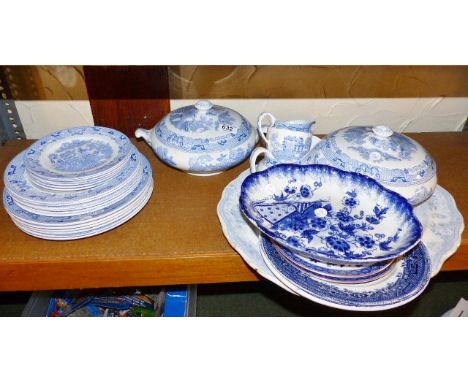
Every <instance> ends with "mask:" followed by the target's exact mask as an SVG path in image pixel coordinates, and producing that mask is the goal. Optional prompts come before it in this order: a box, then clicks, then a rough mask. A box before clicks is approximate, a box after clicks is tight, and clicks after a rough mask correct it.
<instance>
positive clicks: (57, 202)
mask: <svg viewBox="0 0 468 382" xmlns="http://www.w3.org/2000/svg"><path fill="white" fill-rule="evenodd" d="M4 183H5V190H4V192H3V202H4V206H5V208H6V210H7V212H8V214H9V215H10V217H11V218H12V220H13V222H14V223H15V224H16V225H17V226H18V227H19V228H20V229H21V230H23V231H24V232H26V233H28V234H30V235H32V236H36V237H39V238H43V239H50V240H71V239H79V238H83V237H88V236H93V235H97V234H99V233H102V232H105V231H108V230H110V229H112V228H115V227H117V226H119V225H121V224H123V223H124V222H126V221H127V220H129V219H130V218H132V217H133V216H134V215H136V214H137V213H138V212H139V211H140V210H141V209H142V208H143V207H144V206H145V204H146V203H147V202H148V200H149V198H150V196H151V194H152V192H153V178H152V171H151V166H150V164H149V162H148V160H147V159H146V158H145V157H144V156H143V155H142V154H141V153H140V152H139V151H138V150H137V149H136V147H135V146H134V145H133V144H132V143H131V142H130V140H129V139H128V137H127V136H126V135H125V134H122V133H120V132H118V131H116V130H113V129H109V128H105V127H98V126H91V127H77V128H70V129H65V130H61V131H57V132H55V133H53V134H50V135H48V136H46V137H44V138H42V139H39V140H38V141H36V142H35V143H34V144H33V145H31V146H30V147H29V148H28V149H26V150H24V151H23V152H21V153H20V154H18V155H17V156H16V157H15V158H14V159H13V160H12V161H11V162H10V163H9V164H8V166H7V168H6V169H5V173H4Z"/></svg>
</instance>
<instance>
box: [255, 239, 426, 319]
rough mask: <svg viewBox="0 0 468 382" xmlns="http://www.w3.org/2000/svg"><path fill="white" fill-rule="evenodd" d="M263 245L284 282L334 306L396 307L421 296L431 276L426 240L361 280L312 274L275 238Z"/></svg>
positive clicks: (264, 253)
mask: <svg viewBox="0 0 468 382" xmlns="http://www.w3.org/2000/svg"><path fill="white" fill-rule="evenodd" d="M261 249H262V250H261V251H260V252H261V254H262V256H263V259H264V261H265V264H266V265H267V266H268V267H269V268H270V270H271V271H272V273H273V274H274V275H275V276H276V277H277V278H278V279H279V280H280V281H281V282H282V283H283V284H285V285H287V286H288V288H290V289H293V290H294V291H295V292H296V293H297V294H299V295H300V296H303V297H305V298H307V299H309V300H312V301H315V302H318V303H320V304H323V305H327V306H330V307H334V308H340V309H346V310H360V311H377V310H386V309H391V308H396V307H398V306H401V305H403V304H406V303H408V302H410V301H411V300H413V299H415V298H416V297H417V296H419V295H420V294H421V293H422V292H423V291H424V289H425V288H426V287H427V285H428V284H429V280H430V278H431V267H430V260H429V255H428V253H427V250H426V247H425V246H424V244H422V243H420V244H418V245H417V246H416V247H415V248H413V249H412V250H411V251H409V253H408V254H407V255H406V256H402V257H400V258H399V259H397V260H395V262H394V264H392V267H391V269H390V271H389V272H388V273H387V274H386V275H384V276H383V277H382V278H378V279H376V280H374V281H370V282H368V283H359V284H339V283H332V282H329V281H325V280H320V279H317V278H314V277H311V276H310V274H308V273H306V272H304V271H302V270H301V269H300V268H298V267H294V266H292V265H291V264H290V263H289V262H288V261H287V260H285V259H284V258H283V257H282V256H281V255H280V254H278V252H276V250H275V247H274V246H273V245H272V244H271V241H262V246H261Z"/></svg>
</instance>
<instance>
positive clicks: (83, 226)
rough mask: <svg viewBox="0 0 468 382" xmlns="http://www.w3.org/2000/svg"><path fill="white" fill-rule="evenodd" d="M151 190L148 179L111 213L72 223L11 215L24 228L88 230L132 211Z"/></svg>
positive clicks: (57, 231) (60, 230)
mask: <svg viewBox="0 0 468 382" xmlns="http://www.w3.org/2000/svg"><path fill="white" fill-rule="evenodd" d="M152 190H153V182H152V181H151V180H150V182H149V183H148V184H147V185H146V186H145V187H144V188H143V189H142V190H141V192H140V193H138V195H136V196H135V197H134V198H133V199H132V200H131V201H129V202H128V203H127V204H125V205H122V206H121V207H120V208H117V209H115V210H114V211H112V212H111V213H108V214H103V215H102V216H99V217H97V218H94V219H88V220H86V221H78V222H75V223H73V224H63V225H45V224H35V223H34V222H31V221H24V220H20V219H18V218H16V217H14V216H12V219H13V221H14V222H15V223H16V224H17V225H21V226H22V227H24V228H29V229H31V230H34V231H37V232H41V231H42V232H46V233H49V232H53V233H54V234H58V233H65V234H71V233H76V232H78V231H83V230H88V229H91V228H94V227H96V226H100V225H104V224H108V223H109V222H113V221H115V220H118V219H120V218H121V216H125V215H127V214H128V213H129V211H132V210H133V209H134V208H136V206H137V205H138V204H139V203H140V200H141V199H143V198H144V195H146V193H147V192H149V191H151V192H152Z"/></svg>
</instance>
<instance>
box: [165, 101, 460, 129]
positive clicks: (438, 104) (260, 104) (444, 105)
mask: <svg viewBox="0 0 468 382" xmlns="http://www.w3.org/2000/svg"><path fill="white" fill-rule="evenodd" d="M196 101H197V100H171V109H172V110H173V109H176V108H178V107H181V106H184V105H189V104H193V103H195V102H196ZM211 101H212V102H213V103H215V104H219V105H223V106H227V107H230V108H232V109H234V110H236V111H238V112H239V113H241V114H242V115H243V116H245V117H246V118H247V119H248V120H249V121H250V122H252V123H256V120H257V116H258V115H259V114H260V113H262V112H264V111H268V112H270V113H272V114H273V115H274V116H275V117H276V118H277V119H279V120H293V119H306V120H315V121H316V124H315V132H316V133H317V134H327V133H330V132H332V131H334V130H336V129H339V128H341V127H346V126H351V125H354V126H355V125H386V126H389V127H391V128H392V129H393V130H395V131H399V132H424V131H426V132H430V131H459V130H461V129H462V128H463V125H464V123H465V120H466V118H468V98H358V99H352V98H343V99H229V100H226V99H214V100H211Z"/></svg>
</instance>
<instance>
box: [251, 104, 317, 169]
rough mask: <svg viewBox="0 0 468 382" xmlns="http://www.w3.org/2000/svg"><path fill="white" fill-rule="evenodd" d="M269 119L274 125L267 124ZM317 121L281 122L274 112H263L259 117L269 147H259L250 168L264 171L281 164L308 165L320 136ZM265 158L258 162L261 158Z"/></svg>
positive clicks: (265, 142)
mask: <svg viewBox="0 0 468 382" xmlns="http://www.w3.org/2000/svg"><path fill="white" fill-rule="evenodd" d="M264 119H269V120H270V124H269V125H267V124H264V123H263V121H264ZM314 124H315V122H314V121H305V120H295V121H279V120H277V119H276V118H275V117H274V116H273V115H272V114H270V113H262V114H260V115H259V117H258V120H257V130H258V133H259V136H260V137H261V140H262V141H263V143H264V144H265V146H266V147H257V148H256V149H255V150H254V151H253V152H252V154H251V155H250V171H251V172H255V171H262V170H264V169H266V168H268V167H271V166H274V165H276V164H279V163H301V164H307V163H306V162H305V160H307V159H308V156H309V154H310V151H311V149H312V147H314V146H315V145H316V144H317V143H318V142H319V141H320V139H319V138H318V137H315V136H314V135H313V134H312V128H313V126H314ZM260 155H264V156H265V158H264V159H263V160H262V161H261V162H260V163H259V164H256V162H257V158H258V157H259V156H260Z"/></svg>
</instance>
